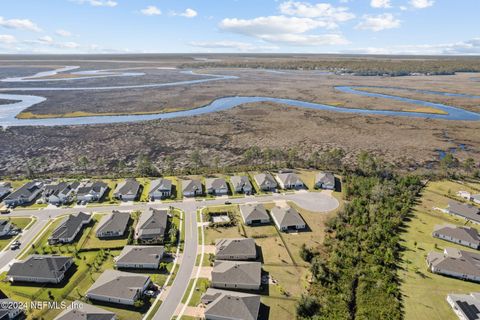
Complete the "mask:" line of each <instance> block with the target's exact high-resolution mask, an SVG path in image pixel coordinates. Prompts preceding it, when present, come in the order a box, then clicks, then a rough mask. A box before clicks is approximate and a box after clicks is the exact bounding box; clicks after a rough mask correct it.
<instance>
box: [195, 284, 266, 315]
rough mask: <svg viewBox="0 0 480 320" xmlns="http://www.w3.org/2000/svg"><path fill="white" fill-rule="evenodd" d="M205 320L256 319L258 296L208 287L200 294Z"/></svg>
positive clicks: (258, 306) (258, 305) (258, 309)
mask: <svg viewBox="0 0 480 320" xmlns="http://www.w3.org/2000/svg"><path fill="white" fill-rule="evenodd" d="M201 301H202V303H203V304H204V305H206V308H205V319H206V320H240V319H241V320H257V319H258V313H259V311H260V296H259V295H256V294H250V293H244V292H235V291H227V290H219V289H213V288H208V289H207V291H206V292H205V294H204V295H203V296H202V300H201Z"/></svg>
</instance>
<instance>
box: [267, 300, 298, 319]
mask: <svg viewBox="0 0 480 320" xmlns="http://www.w3.org/2000/svg"><path fill="white" fill-rule="evenodd" d="M261 302H262V303H263V304H264V305H266V306H267V308H268V315H263V314H260V316H259V318H258V319H260V320H267V319H271V320H291V319H296V316H297V315H296V312H295V305H296V302H295V300H290V299H280V298H275V297H269V296H262V298H261ZM260 310H261V309H260Z"/></svg>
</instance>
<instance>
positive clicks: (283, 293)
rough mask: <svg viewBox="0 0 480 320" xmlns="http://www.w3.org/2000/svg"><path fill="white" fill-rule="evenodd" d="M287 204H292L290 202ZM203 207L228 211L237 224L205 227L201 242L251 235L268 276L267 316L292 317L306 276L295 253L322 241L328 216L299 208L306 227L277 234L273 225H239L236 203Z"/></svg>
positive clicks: (307, 276) (302, 262)
mask: <svg viewBox="0 0 480 320" xmlns="http://www.w3.org/2000/svg"><path fill="white" fill-rule="evenodd" d="M260 199H261V198H260ZM289 204H290V205H293V206H295V204H294V203H293V202H290V203H289ZM273 206H274V204H273V203H267V204H265V207H266V208H267V209H269V208H272V207H273ZM207 210H208V211H209V212H225V211H228V212H231V213H233V214H234V215H236V216H237V221H238V224H237V225H236V226H232V227H228V228H222V227H218V228H212V227H209V228H207V229H206V230H205V244H206V245H211V244H213V243H214V241H215V240H216V239H220V238H237V237H249V238H254V239H255V242H256V244H257V246H258V247H259V248H260V252H259V253H260V257H259V260H260V261H261V262H262V269H263V271H264V272H265V273H266V274H268V275H269V277H270V284H269V285H268V289H266V290H264V291H263V292H262V303H263V304H265V305H266V306H267V310H268V318H269V319H276V320H278V319H280V320H283V319H285V320H287V319H292V318H294V317H295V301H296V300H297V299H298V298H299V297H300V296H301V294H302V292H304V291H305V288H306V287H307V283H308V279H309V270H308V265H307V264H306V263H305V262H304V261H303V260H302V259H301V258H300V255H299V250H300V246H301V245H302V244H303V243H306V244H307V246H309V247H317V246H318V245H320V244H321V243H322V242H323V239H324V223H325V220H326V219H327V218H328V217H329V215H325V214H318V213H317V214H315V213H313V212H308V211H305V210H302V209H299V210H300V213H301V215H302V217H303V218H304V219H305V221H306V222H307V224H308V226H309V229H308V230H307V231H305V232H299V233H289V234H287V233H283V232H282V233H280V232H279V231H278V230H277V228H276V227H275V226H274V225H273V224H267V225H261V226H245V225H243V223H242V220H241V216H240V213H239V209H238V206H236V205H231V206H218V207H209V208H207ZM332 214H333V213H332ZM205 259H207V257H205Z"/></svg>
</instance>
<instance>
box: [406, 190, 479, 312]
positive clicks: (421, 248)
mask: <svg viewBox="0 0 480 320" xmlns="http://www.w3.org/2000/svg"><path fill="white" fill-rule="evenodd" d="M472 185H473V187H475V186H478V184H472ZM470 188H471V187H468V186H465V185H464V184H460V183H456V182H452V181H442V182H433V183H430V184H429V185H428V187H427V188H426V189H425V190H424V192H423V195H422V198H421V200H420V203H419V204H418V205H417V206H416V208H415V210H414V212H413V216H412V218H411V221H409V222H408V223H407V226H406V233H405V234H404V235H403V236H402V245H404V246H405V251H404V254H403V263H402V265H401V268H400V270H401V271H400V273H399V274H400V279H401V281H402V285H401V290H402V294H403V297H404V307H405V319H406V320H415V319H431V320H454V319H457V317H456V315H455V314H454V313H453V311H452V310H451V308H450V305H449V304H448V303H447V302H446V300H445V299H446V296H447V294H449V293H462V294H465V293H466V294H468V293H470V292H476V291H478V284H476V283H471V282H466V281H462V280H457V279H454V278H449V277H445V276H442V275H436V274H433V273H431V272H429V271H428V269H427V265H426V262H425V259H426V255H427V254H428V252H430V251H432V250H434V251H441V250H443V249H444V248H446V247H454V248H458V249H462V250H467V251H471V250H472V249H468V248H466V247H462V246H458V245H456V244H453V243H450V242H446V241H443V240H440V239H435V238H433V237H432V231H433V228H434V226H435V225H437V224H445V223H451V224H455V225H466V224H467V223H466V222H465V220H463V219H459V218H455V217H453V216H450V215H447V214H445V213H443V212H441V211H438V210H433V208H434V207H440V208H444V207H446V205H447V203H448V200H449V197H455V194H456V192H457V191H458V190H469V189H470ZM467 225H470V223H468V224H467ZM472 226H473V227H476V228H478V225H472Z"/></svg>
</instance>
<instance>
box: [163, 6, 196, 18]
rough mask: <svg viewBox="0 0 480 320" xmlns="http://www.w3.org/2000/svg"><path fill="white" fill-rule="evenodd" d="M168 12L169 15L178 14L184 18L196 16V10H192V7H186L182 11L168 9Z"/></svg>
mask: <svg viewBox="0 0 480 320" xmlns="http://www.w3.org/2000/svg"><path fill="white" fill-rule="evenodd" d="M169 14H170V15H171V16H180V17H185V18H195V17H196V16H198V12H197V11H195V10H193V9H192V8H187V9H185V11H183V12H175V11H170V12H169Z"/></svg>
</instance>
